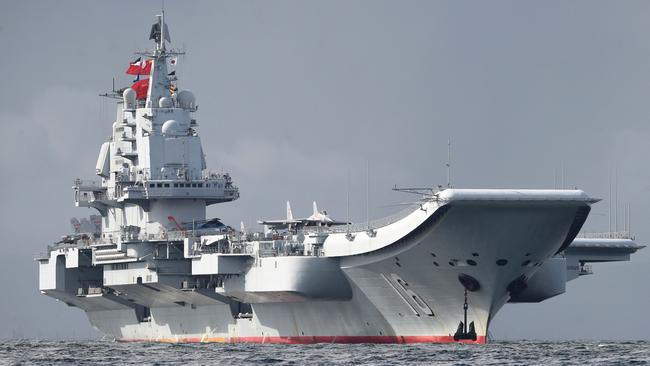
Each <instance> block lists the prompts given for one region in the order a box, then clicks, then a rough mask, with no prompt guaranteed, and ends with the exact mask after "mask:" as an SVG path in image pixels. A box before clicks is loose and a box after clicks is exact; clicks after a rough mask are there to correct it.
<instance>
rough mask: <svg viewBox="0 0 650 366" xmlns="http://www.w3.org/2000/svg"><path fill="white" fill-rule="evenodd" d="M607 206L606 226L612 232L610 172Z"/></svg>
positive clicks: (610, 172) (610, 174) (610, 175)
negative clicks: (607, 225)
mask: <svg viewBox="0 0 650 366" xmlns="http://www.w3.org/2000/svg"><path fill="white" fill-rule="evenodd" d="M607 206H608V208H609V210H607V211H609V212H608V213H607V218H608V221H609V222H608V224H609V232H610V233H611V232H612V171H611V170H610V171H609V200H608V202H607Z"/></svg>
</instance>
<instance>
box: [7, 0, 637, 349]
mask: <svg viewBox="0 0 650 366" xmlns="http://www.w3.org/2000/svg"><path fill="white" fill-rule="evenodd" d="M2 5H3V6H2V12H0V49H1V50H2V51H1V52H0V69H1V70H2V72H3V79H4V80H3V85H4V87H3V88H0V122H1V126H2V129H3V132H2V134H1V136H2V137H1V138H2V142H1V143H0V170H1V171H2V172H3V173H2V183H1V184H2V185H1V187H2V189H0V202H2V204H1V205H0V229H1V232H2V233H3V234H4V237H5V240H4V241H3V242H4V255H3V256H1V257H0V286H1V288H2V289H4V291H3V295H2V296H0V324H2V326H0V338H5V337H11V336H16V337H56V336H60V337H64V336H65V337H87V336H89V335H95V334H96V333H94V331H91V329H90V327H89V325H88V323H87V320H86V318H85V315H84V314H83V312H81V311H80V310H78V309H66V306H65V305H64V304H61V303H57V302H55V301H54V300H52V299H51V298H48V297H46V296H42V295H40V294H39V293H38V290H37V288H38V270H37V265H36V263H35V262H33V260H32V258H33V257H34V256H35V254H37V253H39V252H41V251H43V250H44V249H45V247H46V245H47V244H48V243H51V242H53V241H56V240H57V239H58V238H59V237H60V235H62V234H65V233H67V232H68V230H69V223H68V220H69V218H70V217H72V216H77V217H83V216H86V215H89V214H92V213H93V211H91V210H90V209H81V208H75V207H74V205H73V199H72V190H71V189H70V187H71V185H72V181H73V179H74V178H76V177H81V178H93V173H94V164H95V161H96V158H97V153H98V151H99V146H100V144H101V143H102V142H103V141H105V140H106V138H107V137H108V135H109V134H110V127H111V124H112V122H113V120H114V118H115V117H114V116H115V112H114V106H113V104H112V103H111V102H110V101H109V100H103V99H101V98H99V97H98V96H97V94H98V93H100V92H104V91H107V90H108V89H110V87H111V78H112V77H116V78H117V81H118V85H119V86H123V85H127V83H128V82H129V81H130V80H131V77H129V76H127V75H125V74H124V73H123V72H124V70H125V69H126V67H127V65H128V63H129V61H131V60H132V59H134V58H135V57H134V55H133V52H134V51H135V50H136V49H138V48H144V47H150V46H151V45H150V43H149V41H147V36H148V32H149V27H150V25H151V23H152V22H153V20H154V18H153V15H154V14H156V13H158V11H159V7H160V2H158V1H138V2H134V1H118V2H101V3H100V2H89V1H56V2H53V1H42V2H35V1H6V0H5V1H3V3H2ZM166 9H167V20H168V23H169V27H170V33H171V37H172V41H174V43H173V45H174V46H176V47H180V48H185V49H186V50H187V52H188V54H187V56H184V57H182V58H181V59H180V60H179V66H178V68H177V74H179V77H180V79H181V80H180V87H182V88H189V89H191V90H193V91H194V92H195V94H196V96H197V102H198V104H199V106H200V109H199V112H198V113H197V119H198V121H199V124H200V130H199V132H200V134H201V136H202V139H203V147H204V151H205V153H206V154H207V158H208V166H209V167H210V168H211V169H212V170H214V171H221V170H223V171H229V172H230V173H231V174H232V175H233V178H234V180H235V182H236V184H237V185H238V186H239V187H240V192H241V195H242V197H241V198H240V199H239V200H238V201H236V202H234V203H228V204H221V205H216V206H213V207H211V208H210V209H209V214H210V215H211V216H218V217H222V218H224V220H225V221H226V222H227V223H229V224H231V225H232V226H237V225H238V223H239V221H240V220H243V221H244V222H245V223H247V224H249V225H252V223H254V222H255V221H256V220H257V219H259V218H273V217H278V216H280V217H281V216H282V215H283V214H284V201H285V200H287V199H290V200H291V201H292V207H293V210H294V213H295V214H296V215H306V214H308V213H309V212H310V210H311V201H312V200H317V201H318V202H319V206H320V208H321V209H327V210H328V212H330V213H331V214H332V216H334V217H339V218H342V219H345V214H346V190H347V189H346V180H347V176H348V172H350V176H351V182H352V183H351V187H350V194H351V207H350V210H351V216H352V219H353V220H355V221H359V220H365V201H364V200H365V171H366V168H365V167H366V161H367V160H369V162H370V163H369V164H370V181H371V183H370V207H371V216H372V217H381V216H383V215H386V214H389V213H391V212H393V211H396V210H398V209H399V208H396V207H387V206H389V205H391V204H395V203H397V202H402V201H404V200H408V199H409V198H410V197H409V196H406V197H404V196H401V195H400V194H398V193H393V192H391V191H390V188H391V187H392V186H393V185H394V184H398V185H417V186H421V185H437V184H444V183H445V182H446V172H445V170H444V162H445V160H446V154H447V146H446V142H447V139H448V138H449V137H451V138H452V140H453V150H454V152H453V168H452V176H453V177H452V183H453V184H454V186H456V187H464V188H553V187H554V186H555V185H556V182H557V181H558V180H559V178H558V177H559V176H560V175H561V174H560V172H561V170H562V168H561V167H562V166H564V171H565V182H566V186H567V187H574V186H577V187H579V188H581V189H584V190H586V191H587V192H588V193H590V194H591V195H592V196H596V197H601V198H605V199H607V198H608V195H609V193H608V192H609V180H610V176H612V174H617V176H618V182H619V189H618V192H619V202H620V204H621V205H622V204H623V203H627V202H631V205H632V222H631V226H632V231H633V232H634V233H635V234H636V236H637V238H638V241H639V242H640V243H649V242H650V227H647V226H645V223H647V222H648V218H650V205H649V203H650V195H649V193H650V166H648V157H649V156H650V144H649V143H648V142H649V141H650V123H649V120H650V115H649V114H650V113H649V112H650V111H649V110H650V103H648V102H647V100H648V98H650V2H647V1H632V0H628V1H625V2H620V1H595V0H589V1H539V2H532V1H457V0H453V1H375V0H372V1H370V0H368V1H360V0H358V1H318V2H317V1H304V2H303V1H272V2H270V1H229V2H224V1H218V2H213V1H204V2H200V1H199V2H194V1H193V2H189V1H184V2H171V1H168V2H167V3H166ZM614 172H617V173H614ZM608 206H609V204H608V202H607V201H606V200H605V201H603V202H601V203H599V204H597V205H596V206H595V207H594V209H593V210H592V215H591V217H590V219H589V220H588V222H587V224H586V226H585V228H586V229H587V230H589V231H607V230H608V228H609V226H608V225H609V224H608V222H609V209H608ZM620 212H622V210H620ZM620 217H621V219H619V222H622V214H621V216H620ZM621 226H622V225H621ZM649 265H650V250H648V249H646V250H643V251H641V252H640V253H639V254H638V255H636V256H635V257H634V259H633V261H632V262H630V263H618V264H602V265H597V266H595V272H596V274H595V275H593V276H588V277H586V278H581V279H579V280H576V281H574V282H571V283H570V284H569V285H568V292H567V293H566V294H564V295H562V296H560V297H557V298H554V299H550V300H547V301H545V302H543V303H541V304H525V305H506V306H505V307H504V308H503V309H502V310H501V312H500V313H499V315H498V316H497V318H496V320H495V321H494V323H493V325H492V329H491V330H492V333H493V334H494V335H495V336H496V337H497V338H501V339H504V338H507V339H520V338H527V339H530V338H533V339H568V338H581V339H584V338H594V339H625V338H632V339H650V338H648V337H649V336H648V333H647V330H646V329H645V328H647V326H648V320H647V317H646V315H647V309H648V308H649V307H650V291H649V290H650V286H649V285H648V282H647V278H648V276H649V275H650V266H649Z"/></svg>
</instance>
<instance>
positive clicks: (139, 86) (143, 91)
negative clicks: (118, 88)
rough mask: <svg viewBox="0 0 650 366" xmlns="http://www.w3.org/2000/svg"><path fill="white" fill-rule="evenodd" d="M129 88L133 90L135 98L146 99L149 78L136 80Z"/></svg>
mask: <svg viewBox="0 0 650 366" xmlns="http://www.w3.org/2000/svg"><path fill="white" fill-rule="evenodd" d="M131 89H133V90H135V99H138V100H142V99H147V92H148V91H149V79H142V80H140V81H136V82H135V83H133V85H131Z"/></svg>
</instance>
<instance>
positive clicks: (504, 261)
mask: <svg viewBox="0 0 650 366" xmlns="http://www.w3.org/2000/svg"><path fill="white" fill-rule="evenodd" d="M506 264H508V261H507V260H506V259H497V266H505V265H506Z"/></svg>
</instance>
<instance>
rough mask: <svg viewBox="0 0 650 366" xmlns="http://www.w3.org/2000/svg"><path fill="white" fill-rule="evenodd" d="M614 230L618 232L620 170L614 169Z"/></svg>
mask: <svg viewBox="0 0 650 366" xmlns="http://www.w3.org/2000/svg"><path fill="white" fill-rule="evenodd" d="M614 230H616V232H618V170H616V169H615V170H614Z"/></svg>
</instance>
